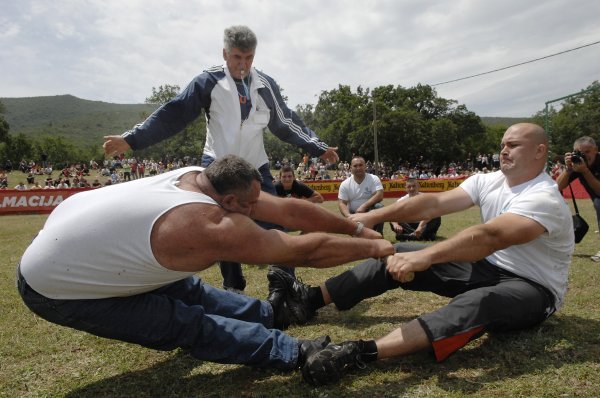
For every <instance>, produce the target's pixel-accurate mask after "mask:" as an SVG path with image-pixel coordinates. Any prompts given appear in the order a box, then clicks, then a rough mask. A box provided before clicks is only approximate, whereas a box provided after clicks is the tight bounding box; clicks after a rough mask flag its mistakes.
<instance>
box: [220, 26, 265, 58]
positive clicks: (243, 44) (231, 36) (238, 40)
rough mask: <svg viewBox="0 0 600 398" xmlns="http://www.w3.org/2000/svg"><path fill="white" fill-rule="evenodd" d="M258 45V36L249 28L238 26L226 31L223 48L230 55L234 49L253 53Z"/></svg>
mask: <svg viewBox="0 0 600 398" xmlns="http://www.w3.org/2000/svg"><path fill="white" fill-rule="evenodd" d="M256 44H257V40H256V35H255V34H254V32H253V31H251V30H250V28H249V27H247V26H244V25H236V26H232V27H229V28H227V29H225V34H224V35H223V46H224V47H225V51H227V52H228V53H229V52H230V51H231V49H232V48H239V49H240V50H242V51H251V50H254V49H256Z"/></svg>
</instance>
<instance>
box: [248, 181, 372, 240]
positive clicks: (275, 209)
mask: <svg viewBox="0 0 600 398" xmlns="http://www.w3.org/2000/svg"><path fill="white" fill-rule="evenodd" d="M250 217H251V218H253V219H256V220H261V221H268V222H271V223H274V224H278V225H282V226H284V227H287V228H289V229H291V230H301V231H304V232H314V231H324V232H334V233H340V234H347V235H352V234H354V232H355V231H356V222H355V221H352V220H349V219H346V218H342V217H340V216H338V215H336V214H334V213H332V212H330V211H329V210H327V209H324V208H323V207H321V206H317V205H315V204H313V203H310V202H308V201H306V200H302V199H295V198H285V199H284V198H278V197H276V196H273V195H269V194H266V193H264V192H261V193H260V196H259V200H258V203H257V204H256V205H255V206H254V209H253V211H252V214H251V215H250ZM360 236H361V237H365V238H374V237H380V235H379V234H378V233H376V232H374V231H372V230H369V229H364V230H363V233H362V234H361V235H360Z"/></svg>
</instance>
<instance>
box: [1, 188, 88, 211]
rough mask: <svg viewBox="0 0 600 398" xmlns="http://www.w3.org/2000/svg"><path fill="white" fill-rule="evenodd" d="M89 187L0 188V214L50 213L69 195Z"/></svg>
mask: <svg viewBox="0 0 600 398" xmlns="http://www.w3.org/2000/svg"><path fill="white" fill-rule="evenodd" d="M89 189H91V188H71V189H30V190H26V191H19V190H16V189H5V190H0V215H6V214H18V213H50V212H51V211H52V210H54V208H55V207H56V206H58V205H59V203H60V202H62V201H63V200H65V199H66V198H68V197H69V196H71V195H74V194H76V193H77V192H81V191H87V190H89Z"/></svg>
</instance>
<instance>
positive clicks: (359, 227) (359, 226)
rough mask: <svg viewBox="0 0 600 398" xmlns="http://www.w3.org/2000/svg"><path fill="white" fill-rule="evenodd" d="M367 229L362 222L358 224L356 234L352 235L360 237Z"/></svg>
mask: <svg viewBox="0 0 600 398" xmlns="http://www.w3.org/2000/svg"><path fill="white" fill-rule="evenodd" d="M364 228H365V224H363V223H361V222H360V221H357V222H356V229H355V230H354V233H353V234H352V236H358V235H360V233H361V232H362V230H363V229H364Z"/></svg>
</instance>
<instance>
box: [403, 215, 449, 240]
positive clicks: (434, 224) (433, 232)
mask: <svg viewBox="0 0 600 398" xmlns="http://www.w3.org/2000/svg"><path fill="white" fill-rule="evenodd" d="M399 224H400V226H401V227H402V233H400V234H396V240H400V241H405V240H435V237H436V236H437V231H438V229H440V226H441V225H442V218H441V217H436V218H433V219H431V220H429V222H428V223H427V225H425V230H424V231H423V233H422V234H421V237H419V238H417V237H416V236H415V235H414V232H415V230H416V229H417V228H418V227H419V223H418V222H417V223H408V222H402V223H399Z"/></svg>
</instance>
